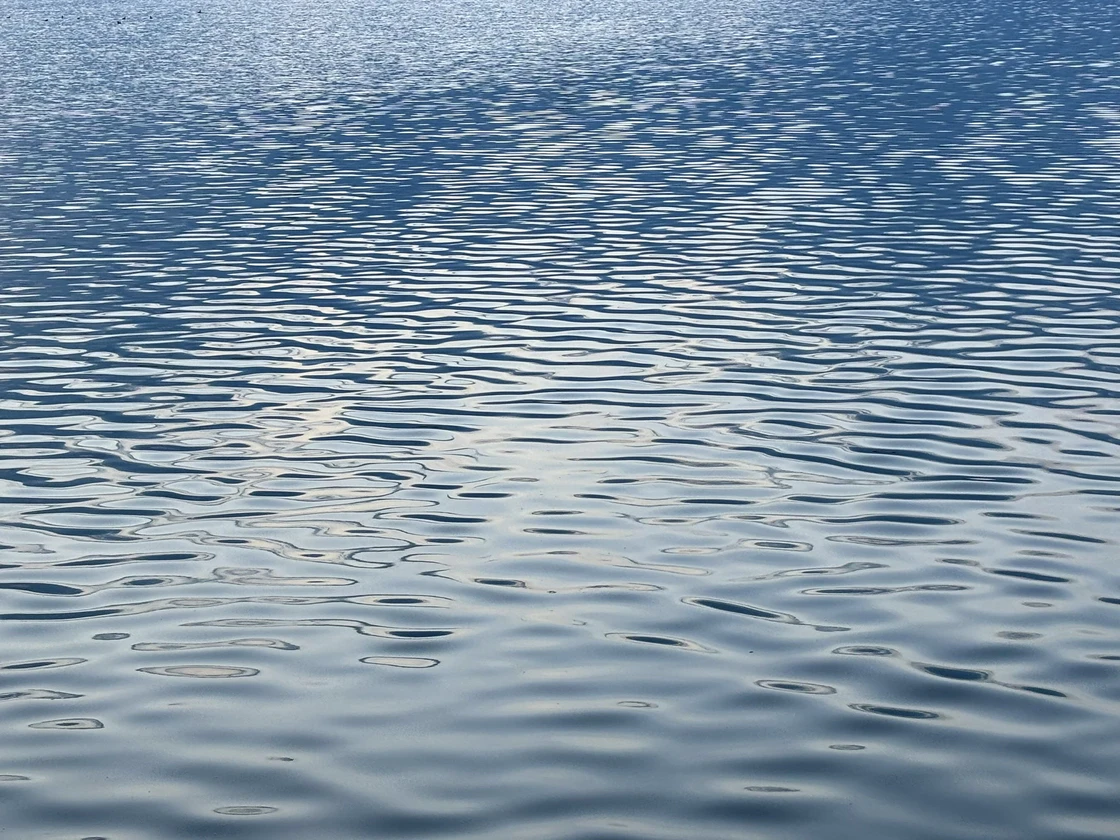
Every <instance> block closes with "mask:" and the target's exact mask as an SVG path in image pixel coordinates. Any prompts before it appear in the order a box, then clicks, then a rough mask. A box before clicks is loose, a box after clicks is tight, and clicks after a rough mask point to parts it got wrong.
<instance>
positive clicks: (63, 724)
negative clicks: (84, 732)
mask: <svg viewBox="0 0 1120 840" xmlns="http://www.w3.org/2000/svg"><path fill="white" fill-rule="evenodd" d="M29 728H30V729H104V728H105V724H103V723H102V722H101V721H99V720H96V719H95V718H59V719H57V720H44V721H41V722H39V723H32V724H29Z"/></svg>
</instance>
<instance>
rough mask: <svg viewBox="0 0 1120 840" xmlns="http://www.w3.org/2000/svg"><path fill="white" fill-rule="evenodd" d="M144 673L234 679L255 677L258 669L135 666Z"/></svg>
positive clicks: (217, 666) (224, 666) (215, 666)
mask: <svg viewBox="0 0 1120 840" xmlns="http://www.w3.org/2000/svg"><path fill="white" fill-rule="evenodd" d="M136 670H137V671H141V672H143V673H145V674H155V675H157V676H160V677H193V678H196V679H204V680H209V679H234V678H237V677H255V676H256V675H257V674H259V673H260V671H259V670H258V669H256V668H234V667H231V666H229V665H173V666H168V667H154V668H137V669H136Z"/></svg>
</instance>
